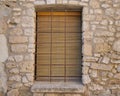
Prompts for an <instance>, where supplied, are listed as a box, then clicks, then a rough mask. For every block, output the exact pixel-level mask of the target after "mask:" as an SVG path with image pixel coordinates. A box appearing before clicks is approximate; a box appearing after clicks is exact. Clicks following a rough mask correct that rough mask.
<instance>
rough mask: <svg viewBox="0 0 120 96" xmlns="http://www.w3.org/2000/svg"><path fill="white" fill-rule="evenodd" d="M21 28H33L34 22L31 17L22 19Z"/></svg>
mask: <svg viewBox="0 0 120 96" xmlns="http://www.w3.org/2000/svg"><path fill="white" fill-rule="evenodd" d="M22 27H32V28H34V27H35V21H34V18H33V17H29V16H24V17H22Z"/></svg>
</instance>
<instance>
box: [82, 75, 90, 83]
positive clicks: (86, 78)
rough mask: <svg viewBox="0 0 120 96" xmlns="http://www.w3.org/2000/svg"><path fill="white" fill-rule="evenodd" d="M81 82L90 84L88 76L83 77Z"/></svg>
mask: <svg viewBox="0 0 120 96" xmlns="http://www.w3.org/2000/svg"><path fill="white" fill-rule="evenodd" d="M82 82H83V84H89V83H90V82H91V79H90V77H89V75H83V76H82Z"/></svg>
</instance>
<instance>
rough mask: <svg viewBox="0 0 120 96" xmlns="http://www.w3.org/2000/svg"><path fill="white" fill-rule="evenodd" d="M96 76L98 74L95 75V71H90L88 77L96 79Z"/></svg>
mask: <svg viewBox="0 0 120 96" xmlns="http://www.w3.org/2000/svg"><path fill="white" fill-rule="evenodd" d="M97 74H98V73H97V70H92V71H91V72H90V76H91V77H94V78H95V77H97Z"/></svg>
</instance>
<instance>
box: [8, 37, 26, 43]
mask: <svg viewBox="0 0 120 96" xmlns="http://www.w3.org/2000/svg"><path fill="white" fill-rule="evenodd" d="M9 42H10V43H26V42H28V38H27V37H25V36H9Z"/></svg>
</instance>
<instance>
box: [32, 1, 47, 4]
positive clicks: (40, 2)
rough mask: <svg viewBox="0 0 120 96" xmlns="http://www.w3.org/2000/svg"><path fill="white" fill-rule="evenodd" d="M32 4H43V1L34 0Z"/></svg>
mask: <svg viewBox="0 0 120 96" xmlns="http://www.w3.org/2000/svg"><path fill="white" fill-rule="evenodd" d="M34 4H35V5H43V4H45V1H35V2H34Z"/></svg>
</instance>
